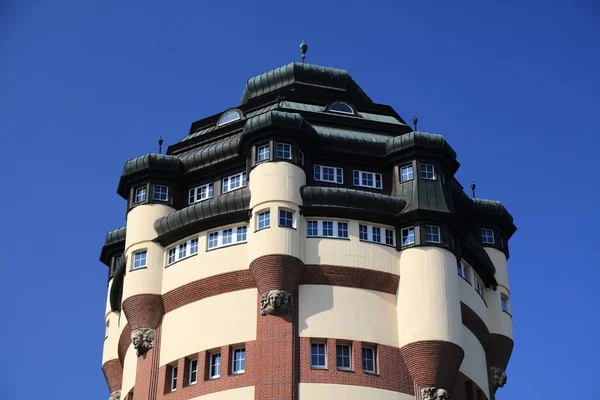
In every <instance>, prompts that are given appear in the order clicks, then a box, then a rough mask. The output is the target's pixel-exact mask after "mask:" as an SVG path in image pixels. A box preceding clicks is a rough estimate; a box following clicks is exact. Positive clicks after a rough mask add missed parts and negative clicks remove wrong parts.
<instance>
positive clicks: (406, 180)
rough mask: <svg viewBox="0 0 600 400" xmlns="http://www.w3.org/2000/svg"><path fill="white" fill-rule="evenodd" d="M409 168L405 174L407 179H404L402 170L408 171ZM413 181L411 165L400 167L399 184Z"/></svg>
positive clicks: (413, 170)
mask: <svg viewBox="0 0 600 400" xmlns="http://www.w3.org/2000/svg"><path fill="white" fill-rule="evenodd" d="M409 168H410V172H407V173H406V175H407V178H406V179H404V170H405V169H407V170H408V169H409ZM408 175H410V178H409V177H408ZM414 179H415V168H414V166H413V165H412V164H406V165H404V166H401V167H400V183H402V182H408V181H412V180H414Z"/></svg>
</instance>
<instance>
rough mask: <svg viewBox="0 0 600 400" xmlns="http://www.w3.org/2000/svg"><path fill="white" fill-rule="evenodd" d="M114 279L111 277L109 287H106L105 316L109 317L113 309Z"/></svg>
mask: <svg viewBox="0 0 600 400" xmlns="http://www.w3.org/2000/svg"><path fill="white" fill-rule="evenodd" d="M113 280H114V279H111V280H109V281H108V287H107V288H106V305H105V307H104V316H105V317H107V316H108V314H110V312H111V309H110V288H111V287H112V283H113Z"/></svg>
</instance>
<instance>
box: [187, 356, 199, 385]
mask: <svg viewBox="0 0 600 400" xmlns="http://www.w3.org/2000/svg"><path fill="white" fill-rule="evenodd" d="M194 361H195V362H196V367H195V368H193V365H194ZM188 370H189V374H188V375H189V378H188V386H191V385H195V384H196V383H198V359H197V358H193V359H191V360H189V362H188ZM194 373H195V374H196V379H194V380H192V374H194Z"/></svg>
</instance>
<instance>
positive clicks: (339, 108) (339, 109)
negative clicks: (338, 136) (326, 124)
mask: <svg viewBox="0 0 600 400" xmlns="http://www.w3.org/2000/svg"><path fill="white" fill-rule="evenodd" d="M329 111H331V112H336V113H341V114H352V115H354V109H353V108H352V107H350V106H349V105H348V104H346V103H342V102H337V103H333V104H332V105H331V106H329Z"/></svg>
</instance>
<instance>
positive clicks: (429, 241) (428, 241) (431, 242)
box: [425, 240, 442, 244]
mask: <svg viewBox="0 0 600 400" xmlns="http://www.w3.org/2000/svg"><path fill="white" fill-rule="evenodd" d="M425 243H430V244H442V242H441V241H439V242H433V241H431V240H425Z"/></svg>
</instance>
